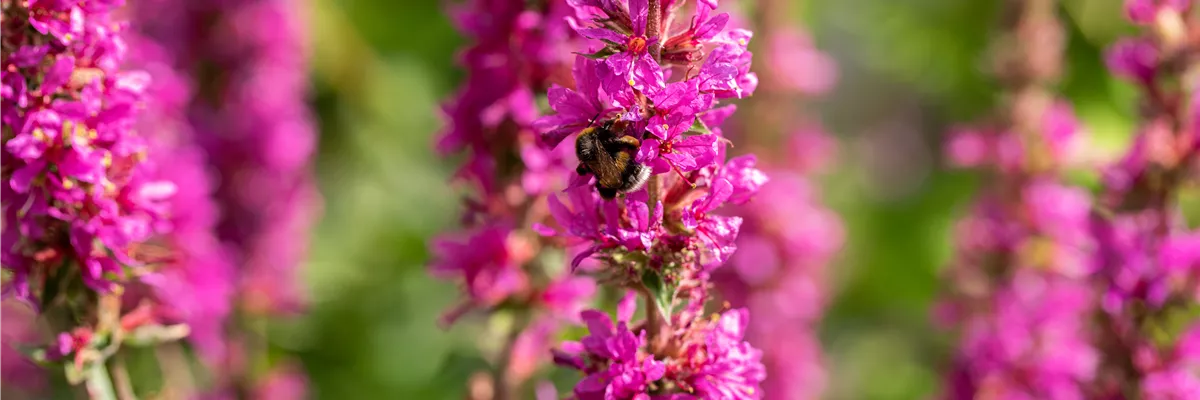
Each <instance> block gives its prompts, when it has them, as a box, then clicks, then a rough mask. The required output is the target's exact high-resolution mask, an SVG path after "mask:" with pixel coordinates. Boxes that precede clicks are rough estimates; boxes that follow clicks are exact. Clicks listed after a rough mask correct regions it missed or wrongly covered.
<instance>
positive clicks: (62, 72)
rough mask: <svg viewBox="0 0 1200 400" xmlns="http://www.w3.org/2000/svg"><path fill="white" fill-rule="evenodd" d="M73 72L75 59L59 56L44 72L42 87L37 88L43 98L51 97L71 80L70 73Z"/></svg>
mask: <svg viewBox="0 0 1200 400" xmlns="http://www.w3.org/2000/svg"><path fill="white" fill-rule="evenodd" d="M73 71H75V57H71V56H66V55H64V56H60V57H58V59H57V60H55V61H54V64H53V65H51V66H50V69H49V70H47V71H46V75H45V76H44V77H43V78H42V86H41V87H39V88H38V91H40V92H41V94H42V95H43V96H45V95H51V94H54V93H55V92H57V91H58V89H59V88H61V87H62V86H63V85H65V84H67V82H68V81H70V80H71V72H73Z"/></svg>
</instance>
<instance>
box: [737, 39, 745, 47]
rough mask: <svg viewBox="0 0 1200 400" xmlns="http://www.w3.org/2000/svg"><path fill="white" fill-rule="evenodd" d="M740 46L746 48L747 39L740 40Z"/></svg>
mask: <svg viewBox="0 0 1200 400" xmlns="http://www.w3.org/2000/svg"><path fill="white" fill-rule="evenodd" d="M738 44H740V45H742V46H745V45H746V39H738Z"/></svg>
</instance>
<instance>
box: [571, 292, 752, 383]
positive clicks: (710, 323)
mask: <svg viewBox="0 0 1200 400" xmlns="http://www.w3.org/2000/svg"><path fill="white" fill-rule="evenodd" d="M635 308H636V302H635V297H634V296H632V295H630V296H627V297H626V299H625V300H623V301H622V302H621V305H620V306H619V307H618V310H617V322H618V325H617V327H616V328H615V329H614V327H613V323H612V320H611V318H610V317H609V316H608V314H606V313H603V312H601V311H597V310H587V311H584V312H583V313H582V314H581V315H582V318H583V320H584V322H586V323H587V326H588V330H589V331H590V334H589V335H588V336H585V337H584V338H583V339H582V340H581V341H579V342H574V341H567V342H563V343H562V347H561V349H559V350H555V362H557V363H559V364H560V365H564V366H567V367H570V368H574V369H578V370H580V371H582V372H583V373H585V374H587V376H586V377H585V378H583V380H582V381H580V382H579V384H578V385H576V386H575V392H574V393H575V396H576V397H577V398H579V399H609V398H612V399H638V398H656V399H676V400H683V399H749V398H760V397H762V392H761V389H760V388H759V383H760V382H761V381H762V379H763V377H764V376H765V370H764V367H763V365H762V363H760V362H759V359H760V358H761V356H762V354H761V352H760V351H759V350H757V349H755V348H753V347H751V346H750V344H749V343H746V342H745V341H744V336H745V333H746V325H747V322H748V319H749V314H748V313H747V312H746V310H745V309H736V310H728V311H725V312H724V313H722V314H720V315H713V318H711V319H707V320H705V319H699V318H696V317H699V314H690V313H680V314H678V315H677V317H682V318H679V319H676V320H674V321H673V323H674V324H675V326H674V328H673V329H675V330H676V332H678V333H677V335H678V337H677V338H674V341H675V343H674V344H673V346H674V347H672V348H671V349H669V351H670V352H671V354H670V355H668V356H661V355H657V354H654V353H652V352H650V351H648V349H649V348H650V343H649V339H648V338H647V334H646V331H645V330H640V331H639V332H638V333H637V334H634V332H633V331H631V330H630V329H631V328H630V326H629V323H630V319H631V318H632V317H633V313H634V310H635ZM648 393H662V394H657V395H654V396H649V395H648Z"/></svg>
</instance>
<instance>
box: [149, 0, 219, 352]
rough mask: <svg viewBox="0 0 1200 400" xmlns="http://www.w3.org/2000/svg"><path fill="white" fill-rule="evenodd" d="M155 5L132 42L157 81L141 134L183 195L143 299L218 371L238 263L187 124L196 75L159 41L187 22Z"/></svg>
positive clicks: (176, 200) (174, 202)
mask: <svg viewBox="0 0 1200 400" xmlns="http://www.w3.org/2000/svg"><path fill="white" fill-rule="evenodd" d="M155 5H157V4H155V3H151V2H147V3H140V4H139V6H138V7H137V8H136V9H134V10H133V11H134V12H133V13H132V15H133V18H132V21H131V23H132V24H131V25H132V26H131V28H132V29H131V31H136V34H132V32H131V34H130V35H129V38H128V40H129V44H130V45H129V48H130V57H129V58H130V59H129V62H130V64H133V65H137V66H139V68H141V69H143V70H145V71H146V72H147V73H149V74H150V75H151V76H153V77H154V80H153V82H152V83H151V84H150V85H149V86H148V87H147V89H146V94H147V97H148V100H149V101H147V102H145V112H144V113H143V115H142V117H141V118H140V119H139V121H138V127H139V130H140V131H141V132H145V133H146V137H147V140H148V141H149V146H150V149H151V153H150V154H151V156H150V157H151V159H152V160H154V161H155V162H156V164H157V165H158V169H157V171H156V173H157V175H156V176H158V177H159V179H162V180H165V181H168V182H172V183H173V184H174V185H175V186H176V187H177V188H178V189H177V191H176V193H175V195H174V196H173V197H172V198H171V214H170V215H169V218H168V220H169V221H170V223H171V226H172V228H173V229H172V230H171V232H170V233H168V234H166V235H162V236H160V237H158V238H156V239H157V240H156V242H157V243H158V244H159V245H160V246H162V249H163V250H164V251H165V254H164V255H163V256H160V257H159V259H158V260H156V261H157V262H158V264H159V267H158V269H157V270H156V273H155V274H153V275H149V276H146V277H145V278H144V279H143V280H144V281H145V282H146V283H147V284H148V286H149V289H150V290H149V291H143V292H148V293H140V294H142V295H144V296H143V297H147V300H150V301H153V302H155V303H158V304H159V306H160V307H159V310H158V314H159V316H160V317H161V318H163V319H166V320H172V321H179V322H184V323H186V324H187V326H188V328H189V331H190V333H189V335H188V340H189V341H190V342H191V343H193V344H194V345H195V346H196V349H197V350H198V353H199V354H200V355H201V356H202V358H204V359H205V360H206V361H207V362H209V365H212V366H215V365H219V361H220V360H221V357H223V355H224V350H225V349H224V330H225V323H226V322H227V318H228V316H229V314H230V311H231V308H232V307H231V306H232V305H231V302H230V300H231V299H232V297H233V285H234V276H233V275H232V274H233V263H232V260H231V259H230V258H229V254H228V252H227V251H226V250H225V248H224V246H223V245H222V244H221V243H220V242H219V239H218V238H217V236H216V232H215V229H216V223H217V218H218V213H219V210H218V208H217V204H215V203H214V202H213V199H212V197H211V195H212V192H213V189H214V188H215V181H214V180H213V179H211V178H210V176H209V173H210V171H208V157H207V154H206V153H205V152H204V151H203V150H202V149H200V148H199V147H198V146H197V143H196V137H195V135H194V133H193V132H192V129H191V125H190V124H189V122H188V107H189V106H190V101H191V98H192V94H193V92H194V90H193V89H192V86H193V84H192V82H191V81H190V79H191V77H190V75H188V74H186V73H184V72H183V71H180V70H178V68H180V67H179V66H178V65H177V61H178V59H179V58H180V57H181V54H180V53H182V49H179V48H177V47H171V46H168V41H167V40H166V38H165V37H162V36H160V35H161V34H162V33H163V32H164V31H165V30H166V29H165V26H177V25H174V24H179V22H180V21H178V20H175V19H170V18H168V17H169V16H171V15H172V14H164V13H160V12H161V11H162V7H155ZM172 29H179V28H177V27H174V28H172Z"/></svg>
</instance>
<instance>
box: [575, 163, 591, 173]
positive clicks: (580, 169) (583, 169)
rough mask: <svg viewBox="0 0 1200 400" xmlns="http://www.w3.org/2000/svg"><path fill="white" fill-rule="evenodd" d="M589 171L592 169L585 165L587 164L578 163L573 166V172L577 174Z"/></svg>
mask: <svg viewBox="0 0 1200 400" xmlns="http://www.w3.org/2000/svg"><path fill="white" fill-rule="evenodd" d="M589 172H592V170H591V169H589V168H588V167H587V164H584V163H579V166H576V167H575V173H577V174H579V175H587V174H588V173H589Z"/></svg>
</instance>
